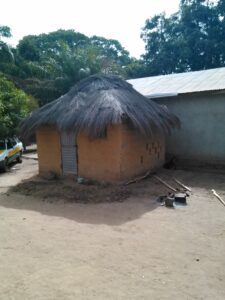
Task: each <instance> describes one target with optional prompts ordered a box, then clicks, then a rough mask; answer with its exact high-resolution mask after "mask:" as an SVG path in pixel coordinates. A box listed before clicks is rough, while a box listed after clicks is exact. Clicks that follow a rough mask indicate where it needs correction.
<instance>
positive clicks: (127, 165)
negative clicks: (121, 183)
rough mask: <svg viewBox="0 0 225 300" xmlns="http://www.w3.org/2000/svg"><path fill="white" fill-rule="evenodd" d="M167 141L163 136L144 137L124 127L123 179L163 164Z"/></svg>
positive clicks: (122, 146)
mask: <svg viewBox="0 0 225 300" xmlns="http://www.w3.org/2000/svg"><path fill="white" fill-rule="evenodd" d="M164 160H165V141H164V137H163V136H155V137H154V138H149V139H146V138H143V137H141V136H140V135H138V134H136V133H134V132H133V131H131V130H130V129H128V128H127V127H126V126H123V127H122V144H121V176H120V179H121V180H126V179H128V178H132V177H135V176H137V175H140V174H143V173H145V172H147V171H149V170H154V169H156V168H158V167H160V166H162V165H163V163H164Z"/></svg>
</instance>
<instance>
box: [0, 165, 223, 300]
mask: <svg viewBox="0 0 225 300" xmlns="http://www.w3.org/2000/svg"><path fill="white" fill-rule="evenodd" d="M15 172H16V173H14V175H13V174H7V175H2V174H1V175H0V186H1V192H3V191H6V188H7V186H9V185H13V184H16V183H17V182H18V181H19V180H21V179H22V178H25V177H29V176H32V175H33V174H35V173H36V172H37V164H36V162H35V161H33V160H29V161H28V160H27V161H26V162H25V164H24V168H23V169H20V170H17V171H15ZM173 174H174V172H171V173H170V172H169V173H168V172H167V173H162V174H161V176H163V177H164V178H166V179H167V180H169V179H170V178H171V177H172V175H173ZM175 174H176V177H177V178H179V179H180V180H183V181H184V182H185V183H186V184H187V185H190V186H192V188H193V191H194V195H193V196H192V197H191V198H190V200H189V204H188V206H186V207H182V208H177V209H175V210H174V209H167V208H165V207H160V206H159V204H158V203H156V201H155V199H156V196H157V194H158V193H163V192H165V190H164V188H163V187H162V186H161V185H160V184H158V183H156V182H154V180H152V179H149V180H147V181H144V182H142V183H141V184H140V185H138V186H137V189H138V196H135V195H133V196H132V197H131V198H130V199H128V200H126V201H124V202H122V203H119V202H116V203H105V204H78V203H63V201H62V202H57V203H55V202H53V203H49V202H45V201H43V199H38V198H32V197H31V196H23V195H19V194H15V193H9V192H7V194H6V193H2V194H0V299H14V300H28V299H29V300H33V299H35V300H39V299H40V300H43V299H48V300H56V299H60V300H61V299H64V300H74V299H84V300H89V299H96V300H105V299H107V300H108V299H112V300H115V299H118V300H120V299H124V300H125V299H126V300H127V299H131V300H133V299H134V300H136V299H137V300H139V299H146V300H149V299H152V300H158V299H159V300H163V299H168V300H171V299H175V300H181V299H182V300H183V299H187V300H189V299H198V300H200V299H202V300H203V299H204V300H212V299H215V300H224V299H225V256H224V249H225V208H224V207H223V206H222V205H221V204H220V203H219V201H218V200H217V199H215V198H214V197H213V196H212V195H211V192H210V189H211V188H215V189H216V190H217V192H218V193H220V194H221V195H222V196H223V197H224V196H225V184H224V183H225V178H224V176H222V175H215V174H213V175H211V174H200V173H192V172H183V171H176V172H175ZM5 178H6V179H5ZM171 183H172V182H171ZM2 185H4V188H2ZM153 185H154V188H153ZM140 191H142V193H141V192H140ZM62 200H63V199H62Z"/></svg>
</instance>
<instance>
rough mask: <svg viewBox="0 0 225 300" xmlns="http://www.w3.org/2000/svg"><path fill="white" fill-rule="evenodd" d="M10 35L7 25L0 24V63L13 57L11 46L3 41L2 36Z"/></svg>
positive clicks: (11, 59) (7, 36)
mask: <svg viewBox="0 0 225 300" xmlns="http://www.w3.org/2000/svg"><path fill="white" fill-rule="evenodd" d="M9 37H11V30H10V28H9V27H8V26H0V63H1V62H12V61H13V59H14V56H13V53H12V50H11V48H10V47H9V46H8V45H7V43H5V42H4V41H3V40H2V38H9Z"/></svg>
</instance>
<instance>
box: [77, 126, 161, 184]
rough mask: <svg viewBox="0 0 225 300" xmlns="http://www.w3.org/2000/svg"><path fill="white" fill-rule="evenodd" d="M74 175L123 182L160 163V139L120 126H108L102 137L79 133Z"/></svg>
mask: <svg viewBox="0 0 225 300" xmlns="http://www.w3.org/2000/svg"><path fill="white" fill-rule="evenodd" d="M77 144H78V174H79V176H81V177H86V178H89V179H95V180H98V181H108V182H114V181H124V180H127V179H130V178H132V177H134V176H138V175H140V174H143V173H144V172H146V171H148V170H151V169H155V168H156V167H159V166H161V165H162V164H163V162H164V154H165V147H164V138H163V137H161V138H159V137H156V138H154V139H146V138H143V137H141V136H140V135H137V134H135V133H134V132H133V131H131V130H129V129H127V128H126V126H124V125H117V126H112V127H110V128H109V129H108V132H107V138H106V139H98V140H93V141H91V140H90V139H89V138H88V137H87V135H85V134H80V135H79V136H78V138H77Z"/></svg>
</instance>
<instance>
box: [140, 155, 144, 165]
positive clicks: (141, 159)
mask: <svg viewBox="0 0 225 300" xmlns="http://www.w3.org/2000/svg"><path fill="white" fill-rule="evenodd" d="M140 161H141V164H143V162H144V159H143V156H141V157H140Z"/></svg>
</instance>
